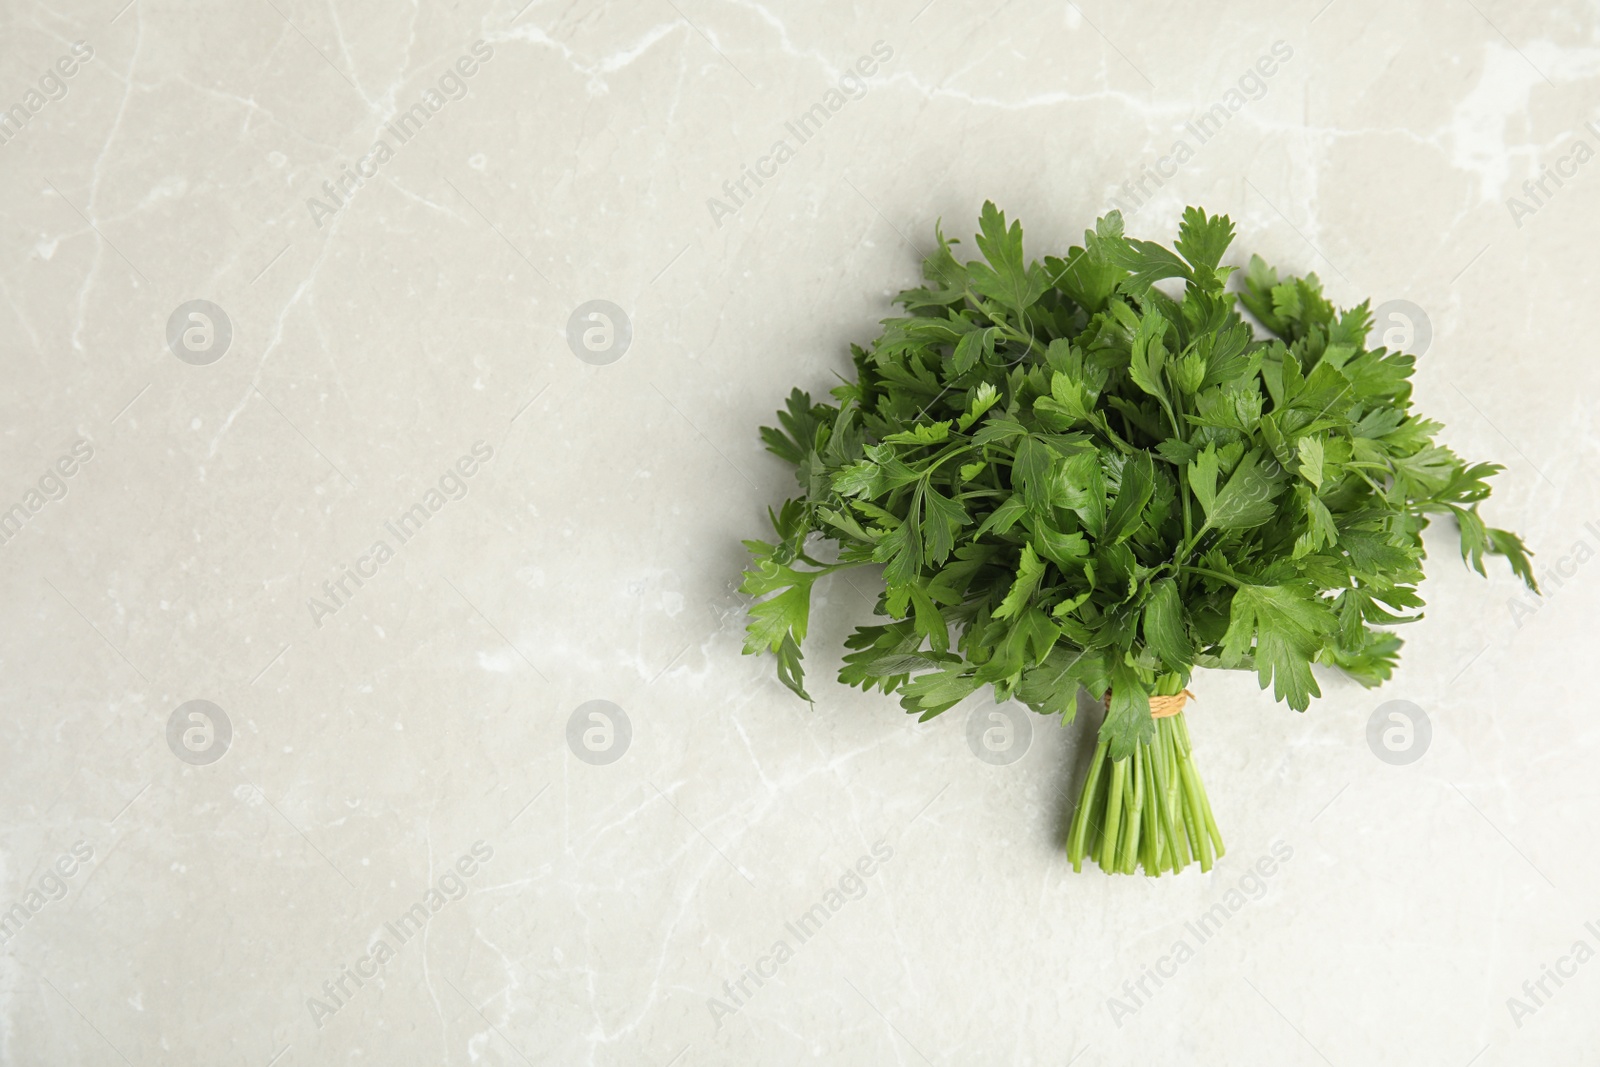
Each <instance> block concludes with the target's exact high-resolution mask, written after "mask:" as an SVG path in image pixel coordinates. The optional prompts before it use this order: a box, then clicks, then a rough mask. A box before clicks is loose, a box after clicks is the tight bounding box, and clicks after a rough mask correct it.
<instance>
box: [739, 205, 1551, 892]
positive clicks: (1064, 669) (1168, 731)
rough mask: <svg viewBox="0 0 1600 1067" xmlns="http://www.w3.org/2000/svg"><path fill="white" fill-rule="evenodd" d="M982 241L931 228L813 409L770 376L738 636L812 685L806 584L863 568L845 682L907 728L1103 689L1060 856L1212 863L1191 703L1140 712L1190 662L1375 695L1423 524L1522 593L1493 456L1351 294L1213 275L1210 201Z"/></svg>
mask: <svg viewBox="0 0 1600 1067" xmlns="http://www.w3.org/2000/svg"><path fill="white" fill-rule="evenodd" d="M980 230H981V232H980V233H979V234H978V235H977V238H976V242H977V247H978V250H979V251H980V252H981V253H982V255H983V259H982V260H974V261H971V262H966V263H962V262H960V261H958V260H957V259H956V257H955V255H954V254H953V252H952V247H953V246H954V245H955V244H956V243H957V242H955V241H951V240H947V239H946V238H945V237H944V235H943V234H942V233H939V232H938V231H937V229H936V231H935V232H936V236H937V238H938V249H937V251H936V252H934V253H933V254H932V255H931V256H929V257H928V258H927V260H926V261H925V262H924V264H923V275H924V277H925V278H926V284H925V285H924V286H922V287H921V288H917V289H911V290H908V291H906V292H903V293H901V294H900V296H899V300H898V302H899V303H900V304H901V305H902V306H903V307H904V308H905V311H906V314H905V316H904V317H900V318H891V319H886V320H884V322H883V326H884V330H883V334H882V336H880V337H879V338H878V339H877V340H876V341H875V342H874V343H873V345H872V347H871V348H870V349H863V348H860V347H858V346H852V355H853V357H854V363H855V371H856V378H855V381H853V382H845V383H844V384H841V385H839V386H838V387H836V388H835V389H833V390H832V396H833V399H834V401H835V402H834V403H831V404H829V403H818V402H815V401H814V400H813V399H812V398H811V397H810V396H809V395H807V394H806V393H804V392H801V391H800V390H798V389H797V390H795V391H794V392H793V393H792V394H791V395H790V397H789V400H788V404H787V410H785V411H781V412H779V413H778V422H779V426H778V427H766V428H763V429H762V431H761V433H762V437H763V439H764V441H765V442H766V445H767V447H768V448H769V449H770V450H771V451H772V452H774V453H776V454H777V455H778V456H780V457H782V458H783V459H785V460H788V461H789V462H790V463H792V464H794V466H795V467H796V471H797V477H798V479H799V483H800V488H801V494H800V495H799V496H798V497H795V498H793V499H790V500H788V501H786V502H785V503H784V504H783V506H782V508H780V509H779V510H778V511H777V512H776V513H773V514H772V522H773V526H774V528H775V530H776V537H775V539H774V540H772V541H747V542H745V544H746V546H747V547H748V548H749V549H750V551H751V553H752V555H753V557H754V558H753V561H752V563H751V565H750V567H749V569H748V570H747V571H746V573H745V575H744V582H743V585H742V586H741V588H742V590H743V592H745V593H747V594H750V595H751V596H754V597H758V598H762V599H760V600H759V602H757V603H755V604H753V606H752V607H751V609H750V615H751V620H750V624H749V629H748V637H747V640H746V644H745V651H746V652H761V651H771V652H774V653H776V655H777V668H778V676H779V678H780V679H782V681H783V682H784V683H785V684H786V685H787V686H788V687H789V688H790V689H792V690H794V691H795V692H796V693H798V694H799V695H800V696H802V697H805V698H806V699H807V700H809V699H810V697H809V696H808V695H807V694H806V691H805V687H804V684H803V671H802V665H801V653H800V647H801V644H802V642H803V641H804V638H805V633H806V625H807V620H808V615H809V608H810V596H811V588H812V585H813V584H814V583H815V582H816V580H817V579H818V578H819V577H821V576H822V575H824V574H829V573H832V572H834V571H837V570H840V569H843V568H847V567H856V566H865V565H873V564H875V565H880V566H881V567H882V570H883V581H884V586H885V588H884V591H883V593H882V595H881V596H880V598H879V599H878V603H877V614H878V615H879V616H880V617H882V618H883V619H884V620H885V621H882V622H878V623H876V624H874V625H870V626H862V627H859V628H858V629H856V631H855V633H854V634H853V635H852V636H851V637H850V638H848V639H847V640H846V642H845V644H846V645H847V647H848V649H849V650H850V651H849V653H848V654H847V655H846V656H845V657H844V667H843V669H842V670H841V671H840V680H841V681H842V682H844V683H846V684H848V685H857V686H861V687H862V688H863V689H871V688H874V687H875V688H878V689H881V690H883V691H884V692H885V693H898V694H899V696H900V702H901V704H902V705H903V706H904V707H905V708H906V710H907V711H909V712H912V713H915V714H918V715H920V716H921V717H922V718H923V719H927V718H930V717H932V716H934V715H937V714H939V713H940V712H942V711H945V710H946V709H948V708H950V707H952V706H954V705H955V704H957V703H958V702H960V701H961V700H963V699H964V698H966V697H967V696H969V695H971V694H972V693H973V692H975V691H976V690H978V689H979V688H980V687H982V686H985V685H988V686H992V687H993V690H994V695H995V698H996V699H997V700H1006V699H1010V698H1015V699H1017V700H1020V701H1022V702H1023V703H1025V704H1027V705H1028V706H1029V707H1031V708H1032V709H1033V710H1035V711H1037V712H1040V713H1042V714H1050V715H1059V716H1061V717H1062V719H1063V721H1068V720H1070V719H1071V718H1072V716H1073V714H1074V711H1075V710H1076V707H1077V692H1078V688H1079V687H1080V686H1082V687H1084V688H1086V689H1087V690H1088V691H1089V692H1090V693H1092V694H1094V695H1096V696H1099V695H1102V694H1104V696H1105V701H1106V715H1105V720H1104V722H1103V724H1102V725H1101V727H1100V733H1099V743H1098V746H1097V751H1096V755H1095V759H1094V762H1093V764H1092V767H1091V770H1090V773H1089V776H1088V778H1087V780H1086V781H1085V782H1084V785H1083V789H1082V800H1081V802H1080V803H1079V805H1078V808H1077V812H1076V814H1075V815H1074V820H1073V825H1072V827H1071V830H1070V831H1069V835H1068V846H1067V847H1068V853H1069V856H1070V857H1071V859H1072V862H1073V864H1074V866H1075V867H1079V866H1081V863H1082V860H1083V858H1084V856H1085V855H1088V856H1091V857H1092V858H1094V859H1095V860H1097V861H1098V862H1099V863H1100V864H1101V865H1102V866H1103V867H1104V868H1105V869H1106V870H1108V871H1120V872H1127V873H1131V872H1132V871H1133V870H1135V868H1136V867H1137V866H1143V868H1144V869H1145V871H1146V872H1147V873H1150V874H1159V873H1160V872H1161V871H1163V870H1178V869H1181V868H1182V867H1183V866H1185V865H1187V864H1188V863H1189V862H1191V861H1192V860H1198V861H1199V862H1200V864H1201V866H1202V869H1206V868H1209V867H1210V865H1211V862H1212V859H1213V857H1214V856H1215V855H1218V854H1220V853H1221V849H1222V841H1221V836H1220V834H1218V833H1217V829H1216V824H1215V822H1214V820H1213V819H1212V816H1211V811H1210V805H1209V802H1208V801H1207V799H1206V796H1205V792H1204V789H1203V788H1202V787H1201V785H1200V780H1199V776H1198V775H1197V774H1196V773H1195V771H1194V767H1193V765H1192V762H1191V759H1190V746H1189V737H1188V730H1187V726H1186V724H1185V723H1184V717H1183V715H1182V714H1181V713H1180V714H1178V715H1176V716H1173V717H1171V718H1161V719H1159V720H1156V719H1154V718H1152V715H1151V709H1150V698H1151V697H1152V696H1153V695H1168V694H1176V693H1179V692H1181V691H1182V690H1183V689H1184V687H1185V686H1186V685H1187V684H1188V682H1189V678H1190V675H1191V672H1192V671H1193V670H1194V668H1195V667H1221V668H1236V669H1246V670H1254V671H1255V672H1256V674H1257V676H1258V677H1259V679H1260V681H1261V685H1262V688H1265V687H1266V686H1267V685H1268V684H1271V685H1272V687H1273V692H1274V695H1275V696H1276V697H1277V699H1279V700H1281V701H1284V702H1286V703H1287V704H1288V705H1289V706H1290V707H1292V708H1294V709H1296V710H1301V711H1303V710H1304V709H1305V708H1306V707H1307V706H1308V704H1309V703H1310V700H1311V698H1312V697H1313V696H1319V695H1320V691H1319V689H1318V687H1317V680H1316V677H1315V676H1314V675H1313V673H1312V670H1311V666H1312V664H1313V663H1320V664H1323V665H1326V666H1329V667H1336V668H1339V669H1342V670H1343V671H1345V672H1346V673H1348V674H1350V675H1351V676H1353V677H1355V678H1356V679H1357V680H1359V681H1361V682H1362V683H1364V684H1367V685H1376V684H1378V683H1380V682H1382V681H1383V680H1384V679H1386V678H1388V677H1389V675H1390V672H1391V671H1392V669H1393V667H1394V664H1395V662H1396V656H1397V653H1398V650H1399V648H1400V639H1399V638H1398V637H1396V636H1395V635H1394V634H1392V633H1390V632H1389V631H1388V630H1387V629H1380V628H1379V627H1388V626H1392V625H1394V624H1396V623H1401V622H1407V621H1411V620H1413V619H1416V618H1418V617H1420V615H1419V613H1418V609H1420V608H1421V607H1422V600H1421V598H1420V597H1418V595H1417V584H1418V582H1419V581H1420V580H1421V578H1422V559H1423V546H1422V539H1421V534H1422V531H1423V529H1424V528H1425V527H1426V526H1427V524H1428V522H1429V521H1430V519H1431V518H1432V517H1433V516H1436V515H1441V516H1442V515H1448V516H1450V517H1451V518H1453V519H1454V520H1455V522H1456V525H1457V527H1458V528H1459V530H1460V537H1461V552H1462V556H1463V557H1464V558H1465V559H1466V560H1467V561H1468V562H1469V563H1470V564H1471V566H1472V567H1473V568H1474V569H1476V570H1477V571H1478V572H1479V573H1480V574H1481V573H1483V557H1484V555H1485V554H1497V555H1502V556H1504V557H1506V559H1507V560H1508V561H1509V562H1510V565H1511V568H1512V569H1513V570H1514V571H1515V572H1516V573H1517V574H1518V575H1520V576H1521V577H1522V578H1523V580H1524V581H1525V582H1527V583H1528V585H1529V586H1530V587H1531V586H1533V584H1534V580H1533V575H1532V571H1531V568H1530V565H1529V562H1528V553H1527V550H1526V549H1525V548H1524V546H1523V544H1522V542H1521V541H1520V540H1519V539H1518V538H1517V536H1516V535H1515V534H1512V533H1508V532H1507V531H1504V530H1497V529H1491V528H1489V527H1487V526H1485V524H1484V522H1483V521H1482V519H1480V517H1479V515H1478V506H1479V504H1480V503H1481V501H1483V499H1484V498H1485V497H1487V496H1488V494H1489V487H1488V485H1487V484H1486V479H1487V478H1488V477H1490V476H1491V475H1492V474H1494V473H1495V472H1496V471H1498V470H1500V469H1501V468H1500V467H1499V466H1498V465H1496V464H1492V463H1477V464H1468V463H1466V462H1465V461H1463V460H1462V459H1460V458H1458V457H1457V456H1456V455H1455V454H1454V453H1453V452H1451V451H1450V450H1449V449H1448V448H1446V447H1444V446H1442V445H1440V444H1437V443H1436V442H1435V440H1434V437H1435V435H1436V434H1437V433H1438V431H1439V430H1440V429H1441V427H1440V425H1439V424H1438V423H1436V422H1433V421H1431V420H1429V419H1426V418H1424V417H1422V416H1421V415H1418V414H1416V413H1415V412H1414V411H1413V410H1412V407H1411V381H1410V378H1411V373H1412V369H1413V364H1414V360H1413V357H1411V356H1409V355H1405V354H1402V353H1399V352H1392V351H1387V350H1385V349H1383V348H1371V347H1368V341H1367V336H1368V333H1369V332H1370V331H1371V327H1372V321H1371V315H1370V312H1369V311H1368V307H1367V305H1366V304H1365V303H1363V304H1361V305H1360V306H1359V307H1356V308H1352V309H1349V310H1342V311H1341V310H1337V309H1335V308H1334V307H1333V306H1332V305H1331V304H1330V303H1329V302H1328V301H1327V300H1326V299H1325V298H1324V297H1323V295H1322V290H1321V284H1320V283H1319V282H1318V280H1317V278H1316V276H1315V275H1309V274H1308V275H1307V276H1305V277H1303V278H1292V277H1291V278H1287V279H1284V280H1280V279H1279V278H1278V275H1277V272H1276V271H1274V270H1273V269H1272V268H1270V267H1268V266H1267V265H1266V264H1265V263H1263V262H1262V261H1261V260H1260V259H1259V258H1256V257H1252V258H1251V261H1250V266H1249V268H1248V269H1247V270H1246V271H1245V273H1244V276H1243V283H1244V284H1243V286H1242V291H1241V292H1239V293H1237V294H1235V293H1232V292H1229V291H1227V288H1226V283H1227V282H1228V279H1229V276H1230V274H1232V273H1233V271H1234V270H1235V268H1233V267H1224V266H1222V265H1221V262H1222V257H1223V254H1224V253H1225V251H1226V250H1227V248H1228V245H1229V244H1230V243H1231V241H1232V240H1233V236H1234V233H1233V224H1232V222H1231V221H1230V220H1229V219H1228V218H1227V217H1226V216H1207V215H1206V214H1205V212H1204V211H1202V210H1200V209H1198V208H1189V209H1187V210H1186V211H1185V212H1184V214H1183V220H1182V224H1181V226H1180V227H1179V236H1178V239H1177V241H1176V242H1174V244H1173V247H1172V248H1171V249H1168V248H1166V247H1163V246H1161V245H1159V244H1156V243H1153V242H1149V241H1141V240H1135V239H1133V238H1130V237H1127V236H1125V235H1124V233H1123V230H1122V219H1121V216H1120V215H1119V214H1117V213H1115V212H1113V213H1112V214H1110V215H1108V216H1106V217H1105V218H1102V219H1100V220H1098V222H1097V223H1096V226H1095V229H1094V230H1092V231H1090V232H1088V233H1086V234H1085V235H1084V243H1083V246H1082V247H1074V248H1072V249H1070V250H1069V251H1068V253H1067V255H1066V256H1065V257H1063V258H1056V257H1053V256H1046V257H1045V259H1044V261H1043V262H1042V263H1040V262H1030V261H1028V260H1027V259H1026V257H1025V256H1024V254H1023V245H1022V227H1021V225H1020V224H1019V223H1016V222H1012V223H1010V224H1009V225H1008V224H1007V221H1006V218H1005V215H1004V214H1003V213H1001V212H1000V211H998V210H997V209H996V208H995V206H994V205H993V204H992V203H986V204H985V205H984V207H983V213H982V216H981V220H980ZM1158 283H1165V284H1163V285H1158ZM1238 303H1242V304H1243V305H1244V307H1245V309H1247V310H1248V311H1249V312H1250V314H1251V315H1252V316H1253V317H1254V318H1255V320H1256V321H1257V322H1258V323H1260V324H1261V326H1262V327H1264V328H1265V330H1264V332H1265V333H1266V334H1268V335H1270V336H1267V337H1265V338H1261V337H1258V336H1257V332H1256V331H1255V330H1253V329H1252V327H1251V326H1250V325H1249V324H1248V323H1247V322H1246V321H1245V320H1244V319H1243V318H1242V317H1241V315H1240V311H1239V308H1238V307H1237V304H1238ZM822 540H827V541H831V542H833V543H834V545H835V546H836V549H835V551H833V552H832V553H821V554H822V555H825V556H826V557H827V558H824V559H819V558H817V557H816V555H814V554H813V549H814V548H815V547H816V546H817V544H818V543H819V542H820V541H822Z"/></svg>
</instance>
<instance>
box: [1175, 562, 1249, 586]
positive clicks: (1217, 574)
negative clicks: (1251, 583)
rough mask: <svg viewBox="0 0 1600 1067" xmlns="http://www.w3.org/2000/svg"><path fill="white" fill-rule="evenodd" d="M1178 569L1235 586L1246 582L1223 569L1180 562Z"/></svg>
mask: <svg viewBox="0 0 1600 1067" xmlns="http://www.w3.org/2000/svg"><path fill="white" fill-rule="evenodd" d="M1178 569H1179V570H1180V571H1190V572H1191V573H1194V574H1203V575H1205V576H1206V577H1207V578H1215V579H1217V580H1218V581H1219V582H1227V583H1228V584H1229V585H1231V586H1234V587H1235V588H1238V587H1239V586H1242V585H1243V584H1244V583H1243V582H1241V581H1239V579H1237V578H1235V577H1233V576H1232V575H1231V574H1223V573H1222V572H1221V571H1213V570H1208V569H1206V568H1205V567H1194V566H1186V565H1182V564H1180V565H1179V567H1178Z"/></svg>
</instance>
